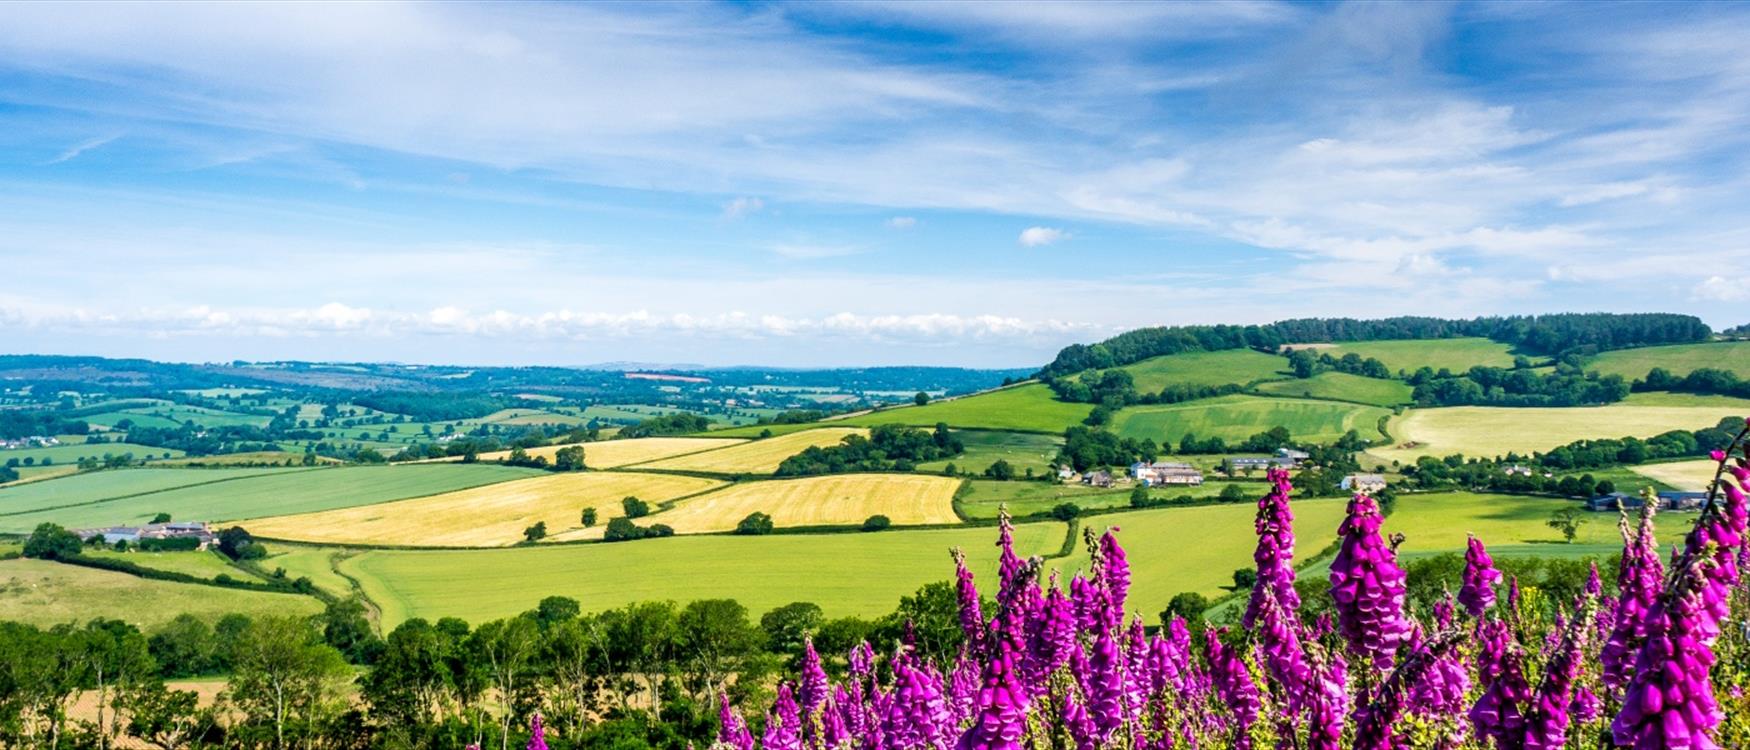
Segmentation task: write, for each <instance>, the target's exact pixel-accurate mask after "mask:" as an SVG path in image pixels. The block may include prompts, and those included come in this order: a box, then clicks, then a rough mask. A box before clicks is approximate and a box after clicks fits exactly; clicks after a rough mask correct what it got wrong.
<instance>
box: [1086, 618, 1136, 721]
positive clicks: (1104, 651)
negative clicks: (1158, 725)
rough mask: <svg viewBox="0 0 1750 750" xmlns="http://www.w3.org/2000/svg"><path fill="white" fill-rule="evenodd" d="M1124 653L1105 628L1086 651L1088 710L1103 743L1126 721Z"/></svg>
mask: <svg viewBox="0 0 1750 750" xmlns="http://www.w3.org/2000/svg"><path fill="white" fill-rule="evenodd" d="M1124 683H1125V680H1124V656H1123V654H1121V653H1120V652H1119V650H1118V643H1117V641H1115V640H1113V638H1112V634H1111V633H1110V632H1108V631H1106V630H1104V629H1102V630H1101V631H1100V634H1099V635H1098V636H1096V637H1095V639H1094V652H1093V653H1092V654H1089V655H1088V679H1087V688H1086V692H1087V697H1088V713H1089V715H1091V716H1092V717H1093V719H1094V727H1095V729H1096V730H1097V731H1098V733H1099V738H1100V741H1101V742H1102V743H1104V742H1105V741H1106V740H1108V739H1110V738H1111V737H1112V735H1113V734H1114V733H1116V732H1117V731H1118V729H1119V728H1120V727H1122V726H1123V725H1124V723H1125V719H1126V718H1127V716H1126V713H1125V705H1126V703H1127V700H1126V690H1125V684H1124Z"/></svg>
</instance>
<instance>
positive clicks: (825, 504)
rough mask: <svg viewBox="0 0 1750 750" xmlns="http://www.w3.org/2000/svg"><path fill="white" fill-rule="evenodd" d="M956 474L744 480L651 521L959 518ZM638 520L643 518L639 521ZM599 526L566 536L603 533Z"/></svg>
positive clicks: (680, 528)
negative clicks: (752, 517)
mask: <svg viewBox="0 0 1750 750" xmlns="http://www.w3.org/2000/svg"><path fill="white" fill-rule="evenodd" d="M959 487H960V480H958V479H949V478H947V477H933V476H926V475H922V474H835V475H832V476H823V477H805V478H802V479H778V480H771V481H766V482H744V483H741V484H736V485H732V486H730V487H727V488H725V489H721V490H717V491H715V492H710V493H707V494H704V495H700V496H698V497H692V498H687V499H686V500H682V501H680V502H678V503H676V504H675V506H674V507H673V508H672V509H670V510H665V511H663V512H661V513H656V514H654V515H652V516H650V517H649V518H648V519H645V520H647V521H648V522H649V523H665V524H668V525H669V526H672V527H674V530H675V532H676V533H680V534H697V533H707V532H713V531H730V530H733V529H734V528H735V525H736V524H737V523H739V522H740V521H741V520H742V519H744V518H747V517H748V515H750V514H752V513H765V514H766V515H769V516H771V517H772V523H773V524H774V525H776V526H778V527H780V528H782V527H786V526H856V525H860V524H862V523H863V521H864V519H867V518H869V517H870V516H874V515H883V516H887V518H888V519H889V520H891V521H892V522H893V523H894V525H897V526H908V525H914V526H915V525H925V524H952V523H958V522H959V521H960V518H959V517H958V516H956V515H954V491H955V490H956V489H958V488H959ZM641 523H642V521H641ZM601 532H602V528H601V527H600V526H597V527H595V528H592V529H587V530H584V532H581V533H577V534H575V535H572V536H570V537H567V538H575V539H589V538H595V539H599V538H601Z"/></svg>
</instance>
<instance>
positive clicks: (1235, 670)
mask: <svg viewBox="0 0 1750 750" xmlns="http://www.w3.org/2000/svg"><path fill="white" fill-rule="evenodd" d="M1221 632H1225V631H1217V630H1215V629H1213V628H1212V629H1210V630H1207V631H1204V634H1203V635H1204V644H1205V646H1206V648H1207V649H1208V651H1209V654H1208V657H1209V671H1210V673H1211V676H1212V677H1213V678H1214V680H1215V694H1216V696H1217V697H1219V698H1220V699H1221V702H1222V703H1225V704H1227V707H1228V711H1229V712H1230V713H1231V714H1232V715H1233V727H1232V729H1233V732H1234V747H1235V748H1236V749H1237V750H1245V749H1246V748H1250V747H1251V746H1252V740H1251V729H1252V724H1254V723H1256V722H1257V721H1258V713H1259V711H1260V709H1261V708H1262V702H1261V701H1260V699H1259V697H1258V686H1257V684H1256V683H1254V682H1252V673H1251V671H1250V670H1247V669H1246V663H1245V662H1244V661H1241V660H1240V656H1239V653H1238V652H1237V651H1236V650H1234V649H1231V648H1228V647H1227V646H1225V645H1223V644H1222V642H1221V638H1220V635H1221Z"/></svg>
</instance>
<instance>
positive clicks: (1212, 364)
mask: <svg viewBox="0 0 1750 750" xmlns="http://www.w3.org/2000/svg"><path fill="white" fill-rule="evenodd" d="M1118 369H1121V370H1123V371H1125V372H1128V373H1130V377H1131V379H1132V380H1134V381H1135V383H1136V390H1138V391H1140V392H1144V393H1157V392H1159V391H1160V390H1161V389H1162V388H1165V387H1167V386H1169V385H1208V386H1215V385H1226V384H1228V383H1236V384H1239V385H1246V384H1248V383H1255V382H1259V381H1264V380H1281V379H1284V378H1287V377H1290V373H1289V372H1288V360H1287V359H1286V358H1284V357H1281V356H1278V355H1275V354H1265V353H1263V352H1259V351H1253V350H1251V349H1227V350H1223V351H1219V352H1185V353H1183V354H1174V355H1170V356H1166V357H1155V358H1153V359H1145V360H1143V361H1141V362H1138V363H1136V364H1133V365H1125V366H1123V367H1121V368H1118Z"/></svg>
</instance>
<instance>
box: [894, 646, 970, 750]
mask: <svg viewBox="0 0 1750 750" xmlns="http://www.w3.org/2000/svg"><path fill="white" fill-rule="evenodd" d="M893 671H894V674H893V680H894V684H893V700H892V702H891V703H889V704H888V705H887V707H886V711H884V712H883V714H882V723H881V727H882V740H883V741H882V748H883V749H884V750H946V748H947V747H948V745H949V742H950V740H951V739H952V737H953V734H952V733H953V731H954V716H953V714H952V713H951V712H950V711H949V710H948V701H947V699H946V698H945V697H944V696H943V695H942V686H941V683H940V682H939V681H938V680H937V679H936V678H935V677H934V676H933V675H930V674H929V673H927V672H925V671H923V670H920V669H912V668H911V667H908V666H906V665H903V664H900V665H896V666H895V667H894V670H893Z"/></svg>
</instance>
